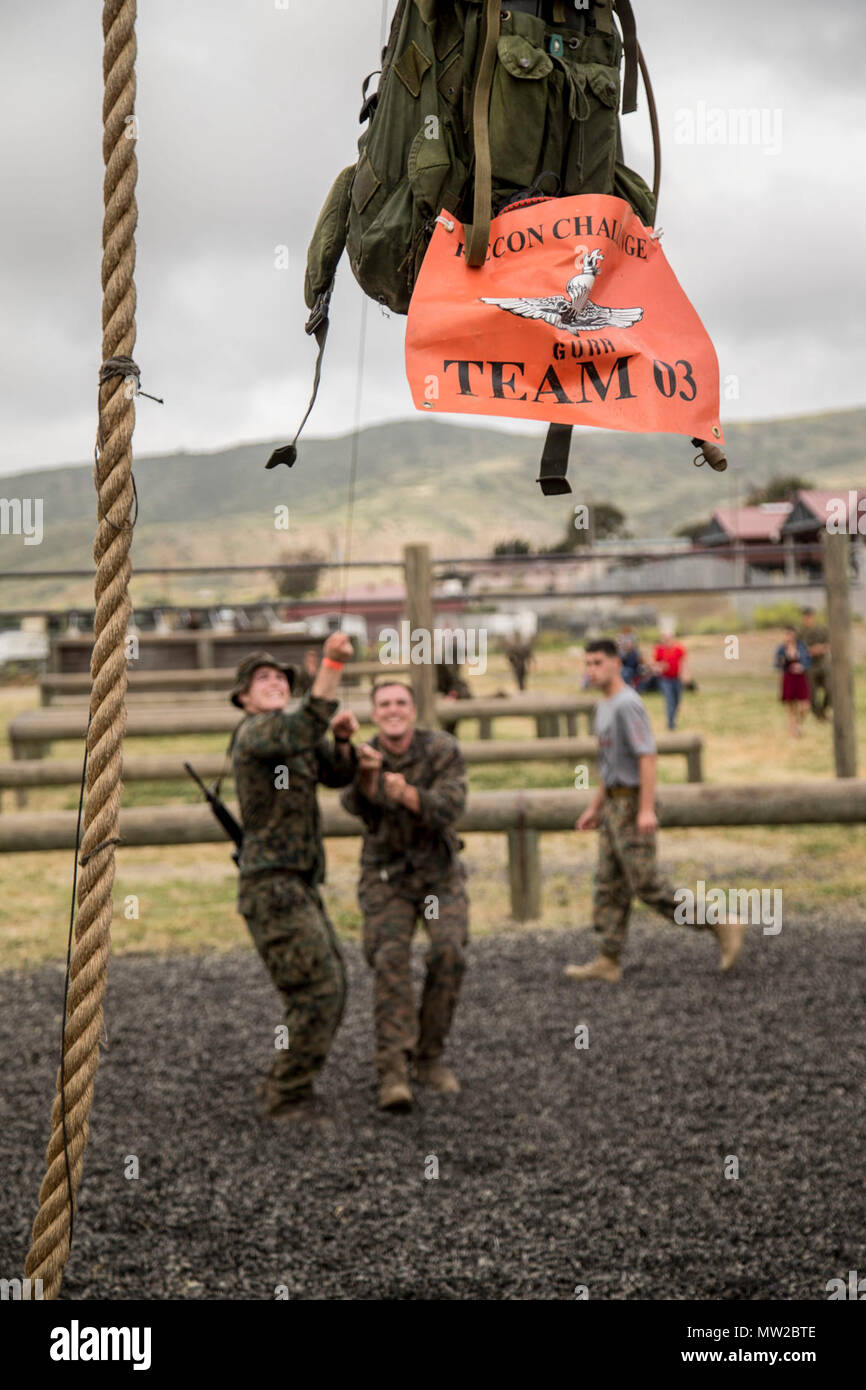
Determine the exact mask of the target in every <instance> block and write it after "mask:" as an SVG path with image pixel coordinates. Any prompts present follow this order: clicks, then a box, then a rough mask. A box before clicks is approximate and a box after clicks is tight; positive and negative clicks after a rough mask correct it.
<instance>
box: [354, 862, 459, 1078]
mask: <svg viewBox="0 0 866 1390" xmlns="http://www.w3.org/2000/svg"><path fill="white" fill-rule="evenodd" d="M358 901H359V903H360V905H361V911H362V912H363V914H364V956H365V958H366V961H367V964H368V965H370V966H372V967H373V970H374V971H375V983H374V1022H375V1034H376V1069H377V1071H378V1072H379V1074H380V1076H381V1075H384V1074H385V1072H387V1071H391V1070H397V1071H399V1072H403V1070H404V1068H405V1067H406V1065H407V1062H408V1061H409V1059H410V1058H411V1057H412V1056H414V1057H416V1058H418V1059H419V1060H424V1061H432V1060H433V1059H435V1058H437V1057H441V1055H442V1052H443V1050H444V1047H445V1039H446V1038H447V1036H448V1030H449V1029H450V1027H451V1020H452V1018H453V1016H454V1009H455V1007H456V1005H457V996H458V994H459V992H460V984H461V982H462V979H463V972H464V970H465V968H466V962H465V959H464V955H463V947H464V946H465V944H466V941H467V939H468V936H469V899H468V897H467V895H466V887H465V873H464V870H463V868H462V866H458V867H457V869H452V870H450V871H449V872H447V873H446V874H444V875H442V876H438V877H436V876H433V877H431V876H430V875H419V874H417V873H414V874H405V875H403V876H402V877H401V878H399V879H398V880H395V881H394V882H391V883H383V882H382V880H381V879H380V878H378V877H377V876H376V875H375V874H374V873H372V872H370V871H366V872H362V875H361V881H360V883H359V885H358ZM434 914H435V915H434ZM419 918H420V920H421V921H422V922H423V923H424V926H425V928H426V930H427V932H428V934H429V937H430V946H429V948H428V950H427V954H426V956H425V962H426V966H427V973H426V977H425V980H424V989H423V992H422V995H421V1006H420V1009H419V1008H417V1007H416V1005H415V1000H414V997H413V994H412V980H411V975H410V959H411V953H412V937H413V935H414V933H415V928H416V925H417V923H418V920H419Z"/></svg>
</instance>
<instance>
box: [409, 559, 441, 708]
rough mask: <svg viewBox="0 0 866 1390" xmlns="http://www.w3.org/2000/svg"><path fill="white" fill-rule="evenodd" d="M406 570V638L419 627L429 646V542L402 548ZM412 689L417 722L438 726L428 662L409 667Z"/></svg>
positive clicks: (431, 605) (431, 589)
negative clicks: (416, 710) (425, 633)
mask: <svg viewBox="0 0 866 1390" xmlns="http://www.w3.org/2000/svg"><path fill="white" fill-rule="evenodd" d="M403 564H404V566H405V572H406V616H407V618H408V619H409V638H410V642H411V638H412V633H413V632H414V631H416V630H417V629H418V628H420V629H421V630H422V631H424V632H427V633H428V634H429V641H430V646H431V654H432V646H433V584H432V577H431V566H430V547H429V545H407V546H404V548H403ZM412 689H413V690H414V692H415V704H416V706H417V708H418V723H419V725H420V726H421V728H424V729H436V728H438V727H439V724H438V720H437V718H436V672H435V669H434V667H433V664H432V661H431V662H426V663H425V662H418V663H417V664H413V666H412Z"/></svg>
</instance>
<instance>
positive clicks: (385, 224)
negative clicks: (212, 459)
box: [267, 0, 658, 473]
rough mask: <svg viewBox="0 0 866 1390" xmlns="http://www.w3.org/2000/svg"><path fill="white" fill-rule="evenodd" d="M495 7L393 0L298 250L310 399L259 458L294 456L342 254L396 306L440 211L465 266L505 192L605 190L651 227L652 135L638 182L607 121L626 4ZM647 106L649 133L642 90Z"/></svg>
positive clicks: (627, 29)
mask: <svg viewBox="0 0 866 1390" xmlns="http://www.w3.org/2000/svg"><path fill="white" fill-rule="evenodd" d="M501 3H502V7H500V0H400V3H399V4H398V6H397V10H396V12H395V15H394V18H393V21H392V24H391V30H390V36H389V39H388V43H387V46H386V47H385V49H384V51H383V55H382V69H381V73H380V77H379V83H378V88H377V90H376V91H375V92H374V93H373V94H372V95H370V96H368V95H367V87H368V85H369V83H370V78H369V77H368V78H367V79H366V81H365V82H364V84H363V93H364V104H363V107H362V109H361V121H362V122H366V129H365V131H364V132H363V134H362V135H361V137H360V139H359V141H358V159H357V162H356V163H355V164H352V165H350V166H349V167H348V168H346V169H343V171H342V172H341V173H340V174H339V175H338V177H337V179H336V181H335V183H334V185H333V187H332V189H331V191H330V193H329V195H328V198H327V200H326V202H325V205H324V207H323V208H322V211H321V214H320V216H319V220H318V222H317V224H316V228H315V231H314V233H313V238H312V241H311V243H310V247H309V251H308V257H307V271H306V279H305V285H304V295H305V299H306V303H307V307H308V308H309V309H310V310H311V313H310V317H309V320H308V322H307V325H306V331H307V332H308V333H311V334H314V335H315V337H316V340H317V343H318V347H319V355H318V358H317V362H316V374H315V380H314V387H313V395H312V399H311V401H310V404H309V407H308V409H307V412H306V414H305V416H304V419H303V421H302V422H301V426H300V428H299V429H298V432H297V434H296V435H295V440H294V441H293V443H292V444H289V445H286V446H284V447H283V448H280V449H277V450H276V451H275V452H274V453H273V454H272V456H271V458H270V460H269V461H268V464H267V467H268V468H272V467H274V466H275V465H276V464H278V463H287V464H288V465H289V466H290V467H291V465H292V464H293V463H294V461H295V458H296V456H297V453H296V447H295V446H296V442H297V438H298V436H299V435H300V432H301V429H303V426H304V424H305V423H306V420H307V417H308V416H309V414H310V410H311V409H312V406H313V403H314V401H315V397H316V392H317V390H318V384H319V376H320V371H321V358H322V352H323V350H324V344H325V339H326V337H327V330H328V306H329V301H330V296H331V291H332V289H333V283H334V275H335V272H336V268H337V263H338V261H339V260H340V257H341V256H342V254H343V251H344V249H345V250H347V251H348V256H349V262H350V265H351V267H352V271H353V272H354V275H355V278H356V280H357V281H358V283H359V285H360V286H361V288H362V289H363V290H364V292H365V293H366V294H368V295H369V296H370V297H371V298H373V299H375V300H377V301H378V302H379V303H380V304H382V305H385V306H387V308H389V309H391V310H393V311H394V312H396V313H399V314H405V313H406V312H407V311H408V308H409V301H410V298H411V295H412V289H413V286H414V283H415V279H416V277H417V274H418V271H419V270H420V267H421V262H422V260H423V258H424V253H425V251H426V249H427V244H428V242H429V240H430V237H431V236H432V233H433V228H434V225H435V219H436V217H437V216H438V214H439V213H440V212H441V211H442V210H443V209H445V210H446V211H447V212H450V213H453V214H454V215H455V216H456V217H457V218H459V219H460V221H461V222H463V223H464V224H468V225H467V243H466V245H467V249H466V255H467V260H468V262H469V264H470V265H480V264H481V263H482V261H483V260H484V255H485V254H486V250H487V240H488V232H489V226H490V220H491V217H492V216H495V215H496V214H497V213H498V212H500V211H501V210H502V208H503V207H505V206H507V205H508V204H509V203H511V202H514V201H516V200H518V199H519V198H520V196H521V195H523V196H524V197H526V196H532V195H533V194H535V195H539V194H541V193H542V191H543V193H544V194H546V195H547V196H556V197H567V196H570V195H572V194H578V193H607V194H614V195H616V196H618V197H621V198H624V199H626V201H628V202H629V203H630V204H631V206H632V207H633V208H634V210H635V212H636V213H637V214H638V216H639V217H640V218H641V220H642V221H643V222H645V223H647V224H648V225H652V223H653V220H654V217H655V205H656V196H657V191H658V144H657V141H656V178H655V185H656V187H655V190H650V188H649V187H648V185H647V184H646V183H645V182H644V180H643V179H642V178H641V177H640V175H639V174H636V173H635V172H634V171H633V170H632V169H629V168H628V167H627V166H626V164H625V163H624V161H623V154H622V140H621V135H620V127H619V108H620V95H621V81H620V64H621V60H622V57H623V52H624V51H625V59H626V61H625V74H624V82H623V83H622V98H623V100H622V106H623V111H624V112H626V113H627V112H629V111H633V110H635V109H636V106H637V70H638V61H639V60H640V66H641V70H642V72H643V76H644V82H645V85H646V82H647V75H646V69H645V67H644V65H643V61H642V58H641V56H640V51H639V49H638V46H637V38H636V33H635V25H634V17H633V14H632V9H631V4H630V0H582V3H579V2H577V0H501ZM614 13H616V15H617V16H618V18H619V21H620V24H621V25H622V31H623V37H622V38H621V37H620V33H619V31H618V29H617V25H616V23H615V20H614ZM371 76H372V75H371ZM650 104H651V111H652V115H653V129H654V135H655V134H656V133H657V123H656V120H655V112H654V106H653V104H652V96H651V93H650ZM552 431H554V432H556V431H558V432H559V437H560V444H562V442H563V440H565V441H567V439H568V437H569V436H570V430H568V429H567V427H563V426H554V427H552ZM563 473H564V468H563Z"/></svg>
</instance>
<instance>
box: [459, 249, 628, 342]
mask: <svg viewBox="0 0 866 1390" xmlns="http://www.w3.org/2000/svg"><path fill="white" fill-rule="evenodd" d="M603 260H604V256H603V255H602V253H601V252H600V251H590V252H586V251H584V255H583V263H582V265H581V267H580V270H579V272H578V274H577V275H574V276H573V277H572V278H571V279H570V280H569V282H568V284H567V285H566V287H565V295H561V294H551V295H545V296H543V297H541V298H539V299H483V298H482V299H481V301H480V302H481V303H482V304H494V305H495V306H496V308H497V309H504V310H505V311H506V313H509V314H517V315H519V317H520V318H524V319H543V320H544V322H545V323H549V324H550V325H551V327H552V328H559V329H563V330H564V331H565V332H567V333H581V332H585V331H586V330H595V329H599V328H631V326H632V324H635V323H638V322H639V320H640V319H642V318H643V309H637V308H635V309H608V308H605V306H604V305H603V304H594V303H593V301H592V300H591V299H590V297H589V293H590V290H591V289H592V287H593V285H594V283H595V278H596V276H597V275H598V272H599V269H600V264H599V263H600V262H601V261H603ZM566 296H567V297H566Z"/></svg>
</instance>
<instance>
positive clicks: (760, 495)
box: [746, 474, 815, 507]
mask: <svg viewBox="0 0 866 1390" xmlns="http://www.w3.org/2000/svg"><path fill="white" fill-rule="evenodd" d="M814 486H815V484H814V483H810V482H807V481H806V480H805V479H804V478H798V477H797V476H796V474H791V475H790V476H789V477H786V476H785V475H784V474H783V475H782V476H781V477H778V478H771V479H770V481H769V482H768V483H764V485H763V486H762V487H761V486H758V487H753V488H752V490H751V492H750V493H749V495H748V497H747V498H746V506H747V507H759V506H760V505H761V503H762V502H793V500H794V494H795V493H797V492H804V491H808V490H809V488H813V487H814Z"/></svg>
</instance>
